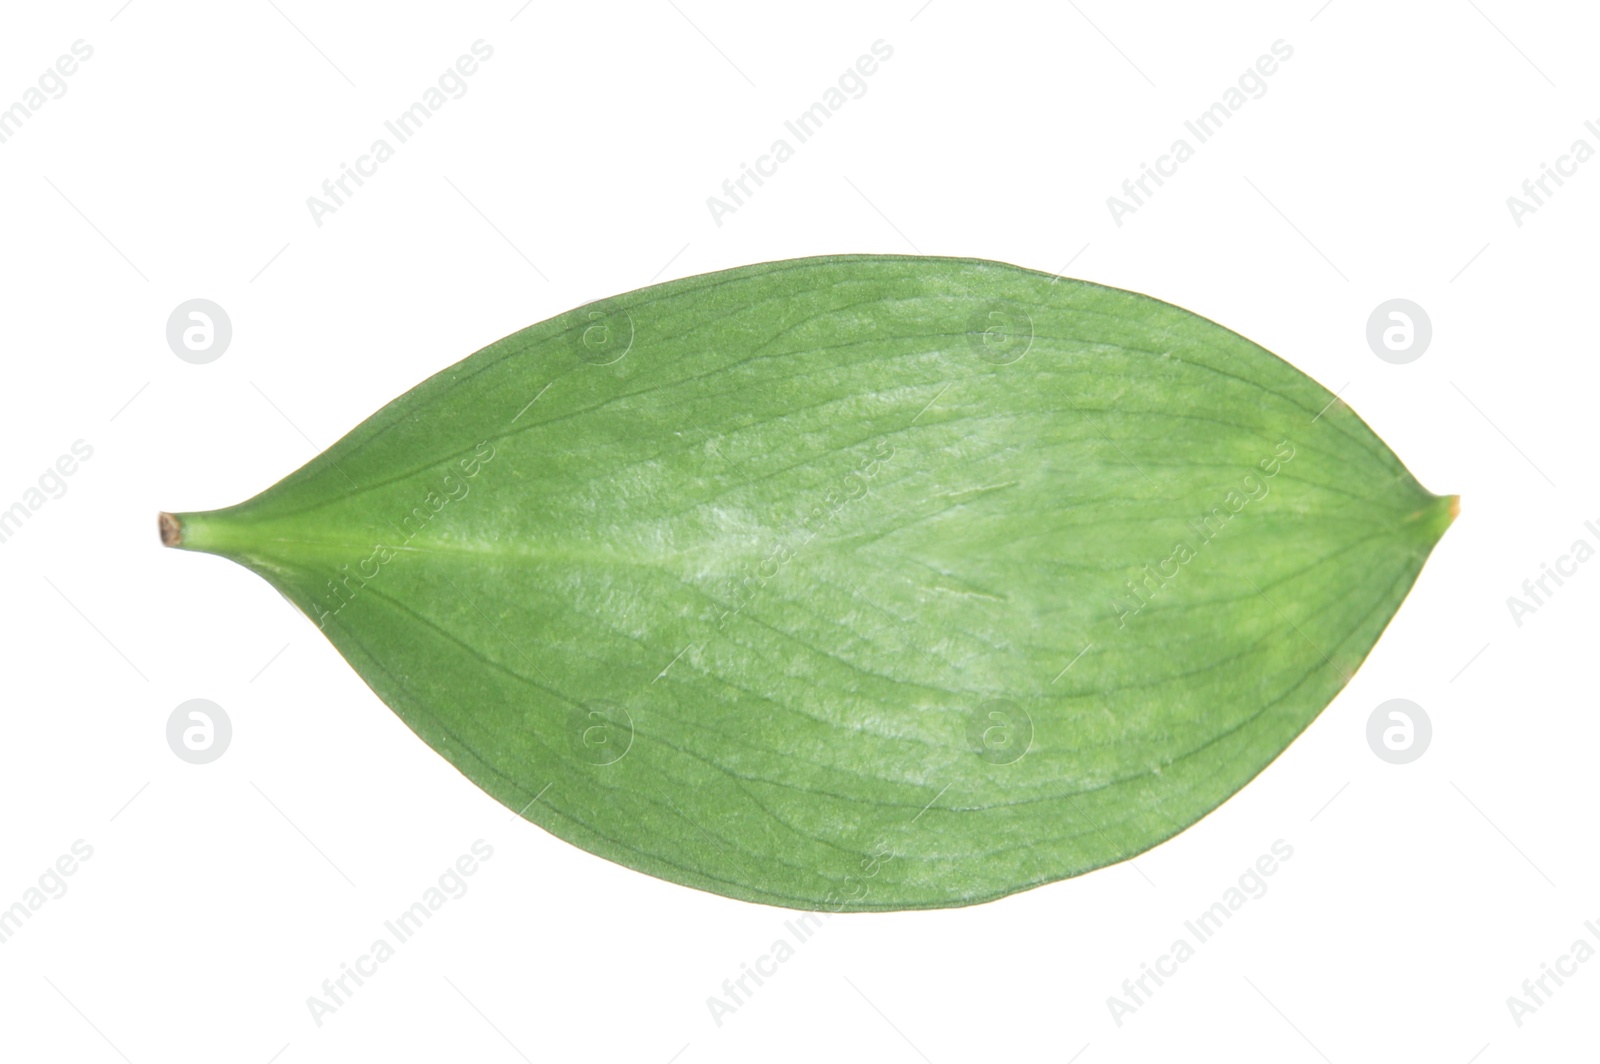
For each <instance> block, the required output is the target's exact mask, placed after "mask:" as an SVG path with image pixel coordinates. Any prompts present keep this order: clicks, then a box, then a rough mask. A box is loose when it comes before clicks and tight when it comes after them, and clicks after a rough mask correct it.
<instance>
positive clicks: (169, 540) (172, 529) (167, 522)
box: [160, 510, 183, 547]
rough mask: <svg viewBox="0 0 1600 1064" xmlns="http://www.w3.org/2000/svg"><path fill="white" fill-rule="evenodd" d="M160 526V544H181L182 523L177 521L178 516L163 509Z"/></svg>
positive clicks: (174, 545) (170, 545)
mask: <svg viewBox="0 0 1600 1064" xmlns="http://www.w3.org/2000/svg"><path fill="white" fill-rule="evenodd" d="M160 526H161V542H162V545H164V546H167V547H177V546H181V545H182V544H183V525H181V524H179V523H178V518H177V517H176V516H175V515H173V514H169V513H167V512H166V511H165V510H163V511H162V512H161V520H160Z"/></svg>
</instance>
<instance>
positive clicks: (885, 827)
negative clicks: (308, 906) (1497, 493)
mask: <svg viewBox="0 0 1600 1064" xmlns="http://www.w3.org/2000/svg"><path fill="white" fill-rule="evenodd" d="M1455 506H1456V502H1455V498H1454V497H1453V496H1438V495H1434V494H1432V493H1430V492H1428V491H1426V490H1425V489H1423V488H1422V487H1421V485H1419V484H1418V483H1417V481H1416V480H1415V479H1414V478H1413V477H1412V476H1411V474H1410V473H1409V472H1408V471H1407V470H1406V468H1405V466H1403V465H1402V464H1401V462H1400V460H1399V459H1398V458H1396V457H1395V455H1394V454H1393V453H1392V452H1391V451H1390V450H1389V448H1388V447H1387V446H1385V445H1384V443H1383V442H1382V441H1381V440H1380V439H1378V437H1377V436H1376V435H1375V434H1374V433H1373V432H1372V431H1371V429H1369V428H1368V427H1367V426H1366V424H1365V423H1363V422H1362V421H1361V420H1360V419H1359V418H1358V417H1357V416H1356V415H1355V414H1354V413H1353V412H1352V411H1351V410H1350V409H1349V408H1348V407H1346V406H1345V405H1343V404H1342V403H1339V402H1337V401H1335V399H1334V396H1333V395H1331V394H1330V393H1329V392H1328V391H1327V390H1326V389H1325V388H1323V387H1322V386H1321V385H1319V384H1317V383H1316V382H1315V381H1313V380H1311V379H1310V378H1309V377H1307V376H1306V375H1304V374H1303V373H1301V372H1299V371H1298V370H1296V369H1294V368H1293V367H1292V366H1290V365H1289V364H1288V363H1286V362H1284V361H1282V360H1281V359H1279V358H1278V357H1277V356H1275V355H1273V354H1272V353H1270V352H1268V351H1266V350H1265V349H1263V348H1261V347H1259V346H1257V345H1256V344H1254V343H1251V342H1250V341H1249V340H1246V339H1244V338H1243V337H1241V336H1239V335H1237V334H1235V333H1233V332H1230V331H1229V330H1227V329H1225V328H1223V327H1222V326H1219V325H1217V324H1214V323H1213V322H1211V321H1208V320H1206V319H1204V318H1201V317H1199V316H1197V315H1195V314H1192V313H1189V312H1188V311H1185V310H1181V309H1179V308H1177V307H1174V306H1171V305H1169V304H1166V303H1162V302H1160V301H1158V300H1155V299H1152V298H1149V297H1147V296H1142V295H1137V294H1134V293H1131V292H1125V291H1120V290H1117V289H1112V288H1105V287H1102V286H1099V285H1095V284H1090V283H1086V282H1082V281H1074V280H1068V279H1064V278H1058V277H1055V276H1052V275H1050V274H1043V273H1036V272H1033V271H1030V270H1024V269H1019V268H1017V267H1014V266H1008V265H1004V264H1001V263H995V262H985V261H979V260H970V259H946V258H925V257H902V256H860V255H850V256H830V257H823V258H811V259H797V260H791V261H785V262H775V263H766V264H762V265H756V266H748V267H743V268H739V269H733V270H727V271H724V272H720V273H712V274H706V275H703V276H698V277H689V278H685V279H682V280H677V281H671V282H669V283H666V284H660V285H654V286H652V287H649V288H644V289H640V290H639V291H636V292H631V293H628V294H625V295H621V296H617V297H615V298H612V299H607V300H602V301H600V302H598V303H592V304H589V305H587V306H583V307H579V308H578V309H576V310H573V311H570V312H568V313H566V314H562V315H560V316H558V317H555V318H552V319H550V320H548V321H545V322H541V323H540V324H537V325H533V326H531V327H529V328H527V329H524V330H522V331H521V332H518V333H515V334H513V335H511V336H508V337H506V338H505V339H503V340H500V341H498V342H497V343H494V344H491V345H489V346H488V347H486V348H484V349H483V350H481V351H479V352H477V353H476V354H474V355H472V356H471V357H469V358H467V359H465V360H464V361H461V362H459V363H457V364H456V365H454V366H451V367H450V368H448V369H446V370H444V371H443V372H441V373H439V374H437V375H436V376H434V377H432V378H430V379H429V380H427V381H424V382H423V383H422V384H420V385H418V386H417V387H416V388H414V389H412V390H411V391H410V392H408V393H406V394H405V395H403V396H401V397H400V398H398V399H396V400H394V401H393V402H391V403H390V404H389V405H387V406H385V407H384V408H383V409H382V410H380V411H378V412H377V413H376V414H374V415H373V416H372V417H370V418H368V419H367V420H366V421H364V422H362V423H361V424H360V425H359V426H357V427H356V428H355V429H354V430H353V431H351V432H350V433H349V434H348V435H347V436H345V437H344V438H343V439H341V440H340V441H339V442H338V443H336V444H334V445H333V446H332V447H330V448H329V449H328V450H327V451H326V452H325V453H324V454H322V455H321V456H319V457H318V458H317V459H315V460H313V461H312V462H311V463H309V464H308V465H306V466H305V467H304V468H302V469H300V470H298V471H296V472H294V473H292V474H290V475H289V476H288V477H286V478H285V479H284V480H282V481H281V482H279V483H278V484H276V485H274V486H273V487H271V488H269V489H267V490H266V491H264V492H262V493H261V494H260V495H258V496H256V497H255V498H253V499H250V500H249V501H248V502H244V503H241V504H239V505H237V506H233V507H230V508H228V509H223V510H216V511H212V512H207V513H182V514H163V515H162V537H163V539H164V541H165V542H167V543H169V544H170V545H174V546H180V547H184V548H188V549H192V550H200V551H207V552H211V553H214V554H219V555H222V556H225V557H227V558H230V559H232V560H234V561H236V562H238V563H240V564H241V565H244V566H246V567H248V568H249V569H251V570H253V571H254V572H256V573H258V574H259V575H261V576H262V577H264V578H265V579H266V580H267V581H268V582H269V583H271V584H272V585H273V586H274V587H276V588H277V589H278V590H279V591H281V592H282V593H283V594H284V595H285V596H287V597H288V598H289V599H290V600H291V601H293V602H294V603H295V604H296V605H298V606H299V607H300V609H302V610H303V611H304V612H305V613H306V615H307V616H308V617H310V618H311V619H312V621H313V622H315V623H316V624H317V625H318V626H319V627H320V628H321V629H322V630H323V631H324V633H325V634H326V635H327V637H328V638H329V640H331V641H332V643H333V645H334V646H335V647H336V648H337V649H338V650H339V652H340V653H341V654H342V655H343V656H344V657H345V658H346V660H348V661H349V662H350V664H351V665H352V666H353V667H354V668H355V669H356V671H357V672H358V673H359V674H360V675H361V677H362V679H363V680H365V681H366V683H367V684H368V685H369V686H370V687H371V688H372V690H373V691H374V692H376V693H377V695H378V696H379V697H380V698H381V699H383V701H384V702H386V703H387V704H388V705H389V706H390V707H391V708H392V709H393V710H394V711H395V713H397V714H398V715H399V716H400V718H401V719H402V720H404V722H405V723H406V724H407V725H409V726H410V728H411V729H412V730H413V731H415V732H416V734H417V735H418V736H420V737H421V738H422V739H423V740H424V741H425V742H427V743H428V745H429V746H431V747H432V748H433V749H434V750H436V751H438V752H439V753H440V754H442V755H443V756H444V757H445V758H447V759H448V760H449V761H450V762H451V763H452V764H453V765H454V766H455V767H456V768H457V769H459V770H460V771H461V772H462V773H463V774H464V775H465V776H466V777H467V778H468V779H470V780H471V781H472V782H474V783H476V784H477V785H478V786H479V787H481V788H482V789H483V790H485V791H486V792H488V793H489V794H490V795H492V796H493V797H494V798H495V799H497V800H498V801H500V802H501V803H503V804H504V805H506V806H507V807H509V808H511V809H513V810H517V811H520V812H521V813H522V815H523V816H524V817H526V818H527V819H528V820H531V821H533V822H534V823H536V824H538V825H540V826H541V827H543V828H545V829H546V830H548V831H550V832H552V833H553V834H555V835H557V836H559V837H560V838H563V839H565V840H567V841H569V842H571V843H573V844H575V845H577V846H580V847H582V848H583V849H585V850H588V851H590V852H592V853H595V854H598V855H600V856H602V857H605V858H609V859H610V860H612V861H615V862H617V863H619V864H623V865H626V866H628V867H630V868H634V869H638V870H640V871H643V872H647V873H650V874H651V875H654V876H659V877H661V878H663V879H667V880H671V881H673V882H676V883H681V884H686V885H688V886H691V887H697V888H700V889H703V890H708V891H714V892H716V893H719V894H724V895H727V896H729V897H733V898H741V899H746V900H750V901H757V902H765V903H769V904H774V905H781V906H787V907H791V908H798V909H827V910H833V911H843V910H858V911H859V910H887V909H918V908H935V907H941V906H954V905H967V904H972V903H975V902H982V901H987V900H990V899H993V898H997V897H1000V896H1002V895H1006V894H1010V893H1013V892H1015V891H1019V890H1023V889H1026V888H1029V887H1033V886H1037V885H1039V884H1043V883H1048V882H1051V881H1054V880H1059V879H1063V878H1066V877H1069V876H1074V875H1078V874H1080V873H1083V872H1087V871H1089V870H1091V869H1095V868H1100V867H1102V866H1105V865H1108V864H1112V863H1115V862H1118V861H1122V860H1126V859H1127V858H1129V857H1132V856H1135V855H1137V854H1139V853H1141V852H1143V851H1145V850H1147V849H1149V848H1150V847H1152V846H1154V845H1156V844H1157V843H1159V842H1161V841H1163V840H1165V839H1167V838H1170V837H1171V836H1173V835H1175V834H1177V833H1178V832H1180V831H1182V830H1184V829H1185V828H1186V827H1188V826H1189V825H1191V824H1193V823H1195V822H1196V821H1197V820H1199V819H1200V818H1201V817H1203V816H1205V815H1206V814H1207V813H1209V812H1211V811H1212V810H1214V809H1216V808H1217V806H1219V805H1220V804H1221V803H1222V802H1224V801H1225V800H1226V799H1227V798H1228V797H1229V796H1231V795H1233V794H1234V793H1235V792H1236V791H1238V790H1239V789H1240V788H1241V787H1243V786H1244V785H1245V784H1246V783H1247V782H1248V781H1249V780H1251V779H1252V778H1253V777H1254V776H1255V775H1256V774H1257V773H1259V772H1261V771H1262V769H1264V768H1265V767H1266V766H1267V765H1268V764H1269V763H1270V762H1271V761H1272V760H1273V759H1274V758H1275V757H1277V756H1278V755H1279V754H1280V753H1281V752H1282V751H1283V750H1284V748H1285V747H1286V746H1287V745H1288V744H1289V743H1290V742H1291V741H1292V740H1293V739H1294V738H1295V737H1296V736H1297V735H1299V733H1300V732H1301V731H1302V730H1304V729H1305V728H1306V727H1307V725H1309V724H1310V723H1311V721H1312V720H1313V719H1314V718H1315V717H1316V716H1317V714H1318V713H1320V712H1321V711H1322V709H1323V708H1324V707H1325V706H1326V705H1327V704H1328V703H1329V701H1331V700H1332V698H1333V697H1334V695H1335V694H1337V693H1338V692H1339V690H1340V689H1341V688H1342V687H1343V686H1344V685H1345V683H1346V682H1347V681H1348V680H1349V678H1350V675H1351V673H1352V672H1353V671H1354V670H1355V669H1356V668H1357V667H1358V666H1359V665H1360V663H1361V662H1362V661H1363V660H1364V658H1365V657H1366V655H1367V653H1368V652H1369V651H1370V650H1371V649H1372V647H1373V644H1374V643H1375V642H1376V641H1377V639H1378V636H1379V634H1380V633H1381V632H1382V631H1383V629H1384V627H1385V626H1386V625H1387V624H1388V622H1389V620H1390V618H1391V617H1392V616H1393V615H1394V613H1395V611H1396V610H1397V609H1398V608H1399V605H1400V602H1401V600H1402V599H1403V598H1404V597H1405V595H1406V594H1407V592H1408V591H1409V590H1410V588H1411V586H1412V584H1413V582H1414V581H1415V580H1416V578H1417V575H1418V573H1419V571H1420V570H1421V568H1422V565H1423V562H1424V561H1425V559H1426V558H1427V556H1428V554H1429V552H1430V551H1431V550H1432V549H1433V546H1434V544H1435V543H1436V542H1437V541H1438V539H1439V537H1440V536H1441V535H1442V534H1443V532H1444V530H1445V528H1446V527H1448V525H1449V523H1450V521H1451V520H1452V518H1453V517H1454V515H1455Z"/></svg>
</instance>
